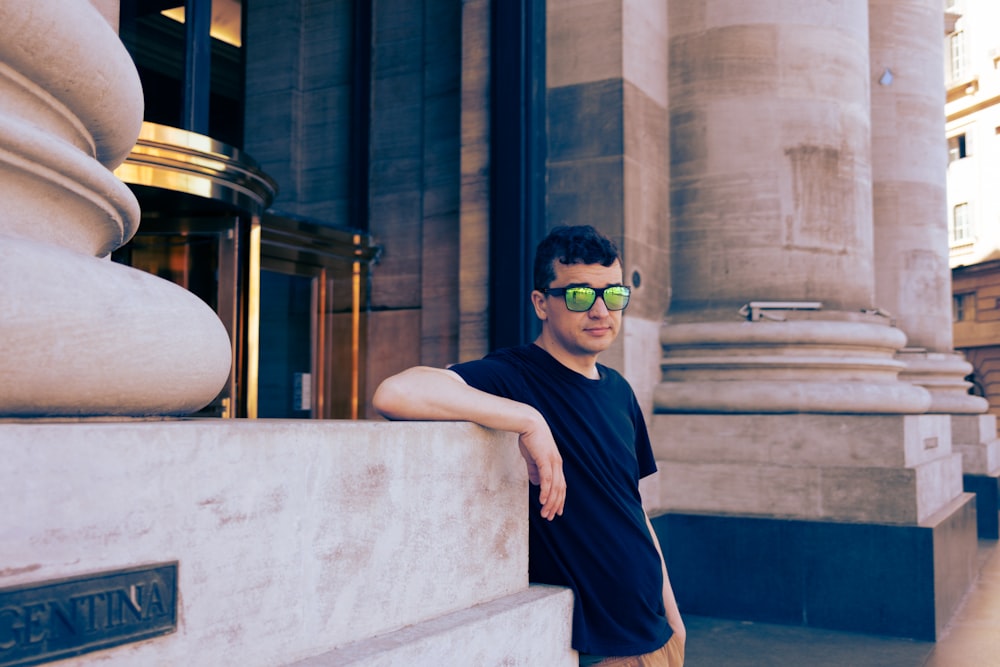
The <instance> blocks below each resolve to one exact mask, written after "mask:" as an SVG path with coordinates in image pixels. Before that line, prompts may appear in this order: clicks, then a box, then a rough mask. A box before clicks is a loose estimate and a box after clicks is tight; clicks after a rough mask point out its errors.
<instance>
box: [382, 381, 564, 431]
mask: <svg viewBox="0 0 1000 667" xmlns="http://www.w3.org/2000/svg"><path fill="white" fill-rule="evenodd" d="M372 404H373V405H374V406H375V409H376V410H378V411H379V412H380V413H381V414H382V415H383V416H385V417H387V418H389V419H411V420H427V421H469V422H474V423H476V424H480V425H482V426H485V427H487V428H493V429H497V430H500V431H510V432H513V433H523V432H525V431H527V430H530V429H531V428H533V427H535V428H537V426H538V424H539V422H544V419H543V418H542V416H541V414H540V413H539V412H538V411H537V410H535V409H534V408H533V407H531V406H530V405H527V404H525V403H519V402H517V401H512V400H510V399H507V398H502V397H500V396H494V395H493V394H489V393H487V392H484V391H480V390H479V389H476V388H475V387H471V386H469V385H468V384H466V383H465V381H464V380H462V378H461V377H460V376H459V375H458V374H457V373H454V372H453V371H449V370H445V369H442V368H431V367H430V366H415V367H413V368H410V369H408V370H405V371H403V372H402V373H399V374H397V375H394V376H392V377H390V378H388V379H387V380H385V381H384V382H383V383H382V384H381V385H379V387H378V389H377V390H376V391H375V395H374V397H373V398H372Z"/></svg>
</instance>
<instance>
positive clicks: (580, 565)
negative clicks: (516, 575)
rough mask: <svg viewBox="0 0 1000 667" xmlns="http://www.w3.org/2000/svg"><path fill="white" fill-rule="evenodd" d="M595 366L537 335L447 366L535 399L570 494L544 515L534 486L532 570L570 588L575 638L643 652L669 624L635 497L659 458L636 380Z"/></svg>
mask: <svg viewBox="0 0 1000 667" xmlns="http://www.w3.org/2000/svg"><path fill="white" fill-rule="evenodd" d="M598 369H599V370H600V379H598V380H591V379H589V378H587V377H585V376H583V375H581V374H580V373H577V372H575V371H573V370H570V369H569V368H567V367H566V366H563V365H562V364H561V363H559V362H558V361H556V359H555V358H553V357H552V356H551V355H550V354H549V353H548V352H546V351H545V350H543V349H542V348H540V347H538V346H537V345H523V346H520V347H513V348H507V349H503V350H499V351H497V352H494V353H492V354H490V355H488V356H486V357H485V358H483V359H480V360H478V361H471V362H467V363H463V364H457V365H455V366H452V367H451V370H453V371H455V372H456V373H458V374H459V375H460V376H461V377H462V379H464V380H465V382H466V383H468V384H469V385H470V386H472V387H475V388H477V389H481V390H483V391H486V392H488V393H491V394H495V395H498V396H503V397H505V398H510V399H513V400H516V401H519V402H522V403H527V404H529V405H531V406H534V407H535V408H536V409H537V410H538V411H539V412H541V414H542V416H543V417H545V419H546V421H547V422H548V424H549V428H550V429H551V430H552V435H553V437H554V438H555V441H556V445H557V446H558V447H559V451H560V453H561V454H562V458H563V472H564V474H565V476H566V504H565V507H564V511H563V515H562V516H557V517H556V518H555V519H554V520H553V521H547V520H545V519H543V518H542V517H541V516H540V514H539V513H540V511H541V504H540V503H539V502H538V495H539V487H537V486H533V485H532V486H530V503H531V508H532V510H531V512H530V522H529V526H530V528H529V548H530V551H529V570H530V571H529V578H530V580H531V581H532V582H536V583H544V584H554V585H559V586H568V587H569V588H571V589H573V592H574V594H575V596H574V597H575V601H574V607H573V648H575V649H576V650H578V651H580V652H581V653H592V654H597V655H642V654H643V653H649V652H650V651H655V650H656V649H658V648H660V647H661V646H663V645H664V644H665V643H666V642H667V640H668V639H670V635H671V634H672V632H671V630H670V627H669V626H668V625H667V621H666V615H665V612H664V608H663V572H662V570H661V565H660V556H659V553H658V552H657V551H656V546H655V545H654V544H653V540H652V537H651V536H650V534H649V529H648V528H647V526H646V517H645V513H644V512H643V509H642V501H641V499H640V497H639V479H640V478H642V477H645V476H646V475H650V474H652V473H654V472H656V461H655V459H654V457H653V451H652V447H651V446H650V443H649V434H648V433H647V431H646V422H645V420H644V419H643V416H642V411H641V410H640V408H639V403H638V401H636V398H635V394H634V393H633V392H632V388H631V387H630V386H629V384H628V382H627V381H626V380H625V378H623V377H622V376H621V375H620V374H619V373H618V372H616V371H615V370H613V369H611V368H607V367H606V366H603V365H600V364H598Z"/></svg>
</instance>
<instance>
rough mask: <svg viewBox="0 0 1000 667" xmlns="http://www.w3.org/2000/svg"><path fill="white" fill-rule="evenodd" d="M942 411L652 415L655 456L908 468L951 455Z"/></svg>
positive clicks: (804, 464)
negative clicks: (891, 413)
mask: <svg viewBox="0 0 1000 667" xmlns="http://www.w3.org/2000/svg"><path fill="white" fill-rule="evenodd" d="M949 419H950V418H949V416H947V415H822V414H788V415H766V414H748V415H732V414H670V415H667V414H656V415H654V416H653V419H652V423H651V437H652V440H653V446H654V451H655V452H656V455H657V458H658V459H663V460H668V461H684V462H696V461H705V462H713V463H718V462H729V463H734V464H735V463H745V464H748V465H753V464H773V465H786V466H820V467H858V468H866V467H885V468H904V467H913V466H916V465H920V464H922V463H926V462H928V461H932V460H936V459H938V458H942V457H946V456H949V455H950V454H951V432H950V429H949Z"/></svg>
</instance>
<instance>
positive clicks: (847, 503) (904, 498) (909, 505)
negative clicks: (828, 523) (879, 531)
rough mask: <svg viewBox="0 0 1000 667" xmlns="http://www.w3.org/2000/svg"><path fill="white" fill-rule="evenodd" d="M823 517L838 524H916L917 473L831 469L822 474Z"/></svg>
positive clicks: (905, 469) (904, 469) (895, 470)
mask: <svg viewBox="0 0 1000 667" xmlns="http://www.w3.org/2000/svg"><path fill="white" fill-rule="evenodd" d="M820 484H821V487H820V489H819V493H820V496H821V498H822V500H821V503H822V505H821V508H822V509H821V516H823V517H824V518H827V519H831V520H835V521H862V522H867V523H898V524H914V523H916V522H917V521H918V514H917V484H916V473H915V471H914V470H912V469H908V468H830V469H825V470H823V471H822V473H821V479H820Z"/></svg>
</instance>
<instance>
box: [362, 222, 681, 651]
mask: <svg viewBox="0 0 1000 667" xmlns="http://www.w3.org/2000/svg"><path fill="white" fill-rule="evenodd" d="M534 283H535V289H534V290H533V291H532V293H531V302H532V304H533V305H534V309H535V314H536V315H537V317H538V318H539V319H540V320H541V322H542V332H541V334H540V335H539V336H538V338H537V339H536V340H535V342H534V343H532V344H530V345H522V346H519V347H513V348H508V349H504V350H499V351H497V352H494V353H492V354H490V355H488V356H486V357H485V358H483V359H481V360H478V361H472V362H468V363H463V364H457V365H455V366H452V367H451V368H450V369H448V370H443V369H435V368H429V367H423V366H418V367H415V368H411V369H409V370H406V371H403V372H402V373H400V374H398V375H395V376H393V377H391V378H388V379H387V380H386V381H385V382H383V383H382V384H381V385H380V386H379V388H378V390H377V391H376V392H375V397H374V404H375V407H376V409H378V410H379V412H381V413H382V414H383V415H385V416H386V417H388V418H390V419H433V420H462V421H471V422H475V423H478V424H481V425H483V426H486V427H489V428H494V429H499V430H503V431H511V432H514V433H517V434H519V439H518V444H519V446H520V448H521V453H522V455H523V456H524V459H525V461H526V462H527V464H528V477H529V479H530V481H531V483H532V486H531V487H529V488H530V493H531V503H532V507H533V511H532V513H531V517H530V522H529V526H530V527H529V531H530V532H529V574H530V579H531V581H533V582H536V583H545V584H554V585H560V586H568V587H569V588H571V589H572V590H573V592H574V608H573V648H575V649H576V650H577V651H579V653H580V664H581V665H593V664H600V665H609V666H610V665H616V666H622V667H624V666H635V667H639V666H642V667H652V666H654V665H656V666H664V667H680V666H681V665H682V664H683V661H684V639H685V629H684V623H683V621H682V620H681V616H680V612H679V611H678V609H677V603H676V601H675V599H674V594H673V591H672V589H671V587H670V580H669V578H668V577H667V570H666V566H665V565H664V561H663V555H662V552H661V550H660V546H659V543H658V542H657V539H656V534H655V533H654V532H653V528H652V525H651V524H650V522H649V517H648V516H646V513H645V511H644V510H643V508H642V503H641V499H640V497H639V488H638V483H639V479H640V478H641V477H644V476H646V475H650V474H652V473H654V472H655V471H656V463H655V461H654V458H653V453H652V448H651V446H650V443H649V435H648V433H647V431H646V424H645V420H644V419H643V416H642V412H641V410H640V408H639V404H638V402H637V401H636V398H635V394H634V393H633V392H632V389H631V387H630V386H629V384H628V382H626V381H625V379H624V378H623V377H622V376H621V375H620V374H619V373H617V372H616V371H614V370H613V369H610V368H608V367H606V366H603V365H601V364H599V363H597V358H598V356H599V355H600V353H601V352H603V351H604V350H606V349H608V347H610V346H611V344H612V342H614V340H615V338H616V337H617V335H618V332H619V330H620V328H621V322H622V311H623V310H624V309H625V307H626V306H627V305H628V300H629V296H630V290H629V288H628V287H627V286H625V285H623V284H622V263H621V259H620V258H619V256H618V249H617V248H616V247H615V245H614V243H612V242H611V241H610V240H609V239H607V238H605V237H604V236H602V235H600V234H599V233H598V232H597V231H596V230H595V229H594V228H593V227H590V226H573V227H558V228H556V229H554V230H552V232H551V233H550V234H549V235H548V236H547V237H546V238H545V239H544V240H543V241H542V242H541V243H540V244H539V245H538V248H537V250H536V254H535V264H534Z"/></svg>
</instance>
